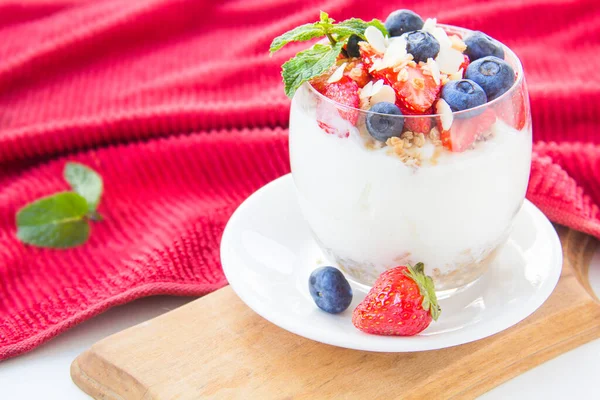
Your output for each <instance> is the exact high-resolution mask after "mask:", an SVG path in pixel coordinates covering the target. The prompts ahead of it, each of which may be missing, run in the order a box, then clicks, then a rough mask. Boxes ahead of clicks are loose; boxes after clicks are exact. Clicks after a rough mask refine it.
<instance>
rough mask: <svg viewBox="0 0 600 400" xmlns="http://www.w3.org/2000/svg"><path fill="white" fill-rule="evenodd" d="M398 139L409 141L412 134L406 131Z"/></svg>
mask: <svg viewBox="0 0 600 400" xmlns="http://www.w3.org/2000/svg"><path fill="white" fill-rule="evenodd" d="M400 137H401V138H402V139H407V140H409V141H410V140H411V139H412V138H413V137H414V133H413V132H411V131H406V132H404V133H402V135H400Z"/></svg>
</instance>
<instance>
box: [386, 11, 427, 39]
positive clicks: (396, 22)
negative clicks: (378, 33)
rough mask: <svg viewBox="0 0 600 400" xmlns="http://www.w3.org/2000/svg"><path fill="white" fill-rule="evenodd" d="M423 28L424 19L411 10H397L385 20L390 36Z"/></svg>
mask: <svg viewBox="0 0 600 400" xmlns="http://www.w3.org/2000/svg"><path fill="white" fill-rule="evenodd" d="M421 28H423V19H422V18H421V17H419V16H418V15H417V14H416V13H415V12H413V11H410V10H396V11H394V12H392V13H391V14H390V15H388V17H387V19H386V20H385V29H387V31H388V33H389V34H390V37H393V36H400V35H402V34H403V33H406V32H412V31H418V30H419V29H421Z"/></svg>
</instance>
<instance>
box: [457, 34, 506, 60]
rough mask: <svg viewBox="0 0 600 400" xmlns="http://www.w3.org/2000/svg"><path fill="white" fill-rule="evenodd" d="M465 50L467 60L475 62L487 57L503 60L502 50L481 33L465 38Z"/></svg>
mask: <svg viewBox="0 0 600 400" xmlns="http://www.w3.org/2000/svg"><path fill="white" fill-rule="evenodd" d="M465 44H466V45H467V50H465V54H466V55H468V56H469V60H471V61H475V60H479V59H480V58H483V57H487V56H494V57H498V58H501V59H504V48H503V47H502V45H501V44H500V43H499V42H498V41H497V40H494V39H492V38H491V37H489V36H488V35H486V34H485V33H483V32H479V31H476V32H473V33H471V34H470V35H469V36H467V37H466V38H465Z"/></svg>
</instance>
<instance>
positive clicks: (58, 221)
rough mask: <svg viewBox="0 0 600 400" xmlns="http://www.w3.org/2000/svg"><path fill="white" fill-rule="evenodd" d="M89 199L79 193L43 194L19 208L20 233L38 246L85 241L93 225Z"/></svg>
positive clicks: (67, 245)
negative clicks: (87, 217)
mask: <svg viewBox="0 0 600 400" xmlns="http://www.w3.org/2000/svg"><path fill="white" fill-rule="evenodd" d="M88 211H89V210H88V202H87V201H86V200H85V198H83V197H82V196H80V195H79V194H77V193H73V192H62V193H57V194H55V195H52V196H48V197H44V198H41V199H39V200H37V201H35V202H33V203H30V204H28V205H26V206H25V207H23V208H21V209H20V210H19V211H18V212H17V217H16V220H17V237H18V238H19V240H21V241H22V242H23V243H27V244H31V245H34V246H38V247H52V248H69V247H75V246H78V245H80V244H82V243H85V242H86V241H87V239H88V237H89V235H90V227H89V225H88V222H87V220H86V219H85V216H86V215H87V213H88Z"/></svg>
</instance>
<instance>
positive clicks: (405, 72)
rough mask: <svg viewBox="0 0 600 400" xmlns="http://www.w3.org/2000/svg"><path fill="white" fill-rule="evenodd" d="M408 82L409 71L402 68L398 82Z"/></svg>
mask: <svg viewBox="0 0 600 400" xmlns="http://www.w3.org/2000/svg"><path fill="white" fill-rule="evenodd" d="M407 80H408V70H407V69H406V68H402V69H401V70H400V72H398V81H399V82H406V81H407Z"/></svg>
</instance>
